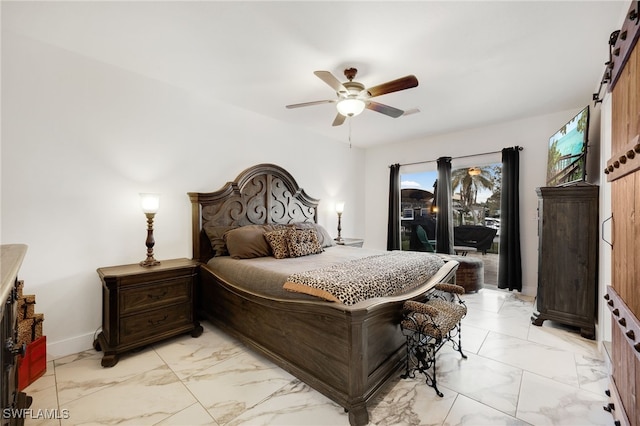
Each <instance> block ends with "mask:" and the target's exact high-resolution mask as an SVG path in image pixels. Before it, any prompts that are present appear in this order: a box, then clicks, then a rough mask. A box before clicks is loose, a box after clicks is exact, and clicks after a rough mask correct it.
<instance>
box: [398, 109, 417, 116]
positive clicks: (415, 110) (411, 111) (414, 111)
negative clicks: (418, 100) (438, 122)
mask: <svg viewBox="0 0 640 426" xmlns="http://www.w3.org/2000/svg"><path fill="white" fill-rule="evenodd" d="M419 112H420V108H410V109H405V110H404V114H402V116H403V117H405V116H407V115H411V114H417V113H419Z"/></svg>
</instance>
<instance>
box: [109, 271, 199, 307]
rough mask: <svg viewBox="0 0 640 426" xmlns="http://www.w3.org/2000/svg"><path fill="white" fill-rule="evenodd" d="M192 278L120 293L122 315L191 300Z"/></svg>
mask: <svg viewBox="0 0 640 426" xmlns="http://www.w3.org/2000/svg"><path fill="white" fill-rule="evenodd" d="M191 288H192V278H191V277H181V278H176V279H173V280H166V281H162V282H155V283H150V284H148V285H144V286H139V287H136V288H132V289H123V290H122V291H121V292H120V314H121V315H126V314H130V313H134V312H139V311H141V310H146V309H153V308H157V307H161V306H167V305H172V304H175V303H180V302H188V301H189V300H191Z"/></svg>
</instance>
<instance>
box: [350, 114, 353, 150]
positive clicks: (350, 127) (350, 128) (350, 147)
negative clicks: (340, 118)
mask: <svg viewBox="0 0 640 426" xmlns="http://www.w3.org/2000/svg"><path fill="white" fill-rule="evenodd" d="M352 118H353V117H349V149H351V121H353V120H351V119H352Z"/></svg>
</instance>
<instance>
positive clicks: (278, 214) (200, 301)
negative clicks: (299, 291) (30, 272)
mask: <svg viewBox="0 0 640 426" xmlns="http://www.w3.org/2000/svg"><path fill="white" fill-rule="evenodd" d="M189 198H190V199H191V203H192V224H193V228H192V231H193V257H194V259H196V260H198V261H200V262H201V267H200V280H199V281H200V282H199V286H198V291H197V293H196V297H197V303H196V305H197V312H198V314H199V316H200V317H203V318H205V319H207V320H209V321H210V322H212V323H213V324H214V325H215V326H217V327H219V328H220V329H222V330H223V331H225V332H226V333H228V334H230V335H232V336H234V337H236V338H237V339H239V340H240V341H242V342H243V343H245V344H246V345H248V346H249V347H251V348H253V349H255V350H256V351H258V352H259V353H261V354H262V355H264V356H265V357H267V358H268V359H270V360H271V361H273V362H274V363H276V364H277V365H278V366H280V367H281V368H283V369H284V370H286V371H288V372H289V373H291V374H293V375H294V376H296V377H297V378H299V379H300V380H302V381H303V382H305V383H306V384H308V385H309V386H311V387H313V388H314V389H316V390H317V391H319V392H321V393H323V394H324V395H326V396H327V397H329V398H330V399H332V400H333V401H335V402H337V403H338V404H340V405H341V406H342V407H344V408H345V410H346V411H348V413H349V422H350V424H351V425H353V426H360V425H365V424H367V423H368V422H369V414H368V411H367V403H368V402H369V401H371V399H372V398H374V397H375V396H376V395H377V394H378V393H379V392H380V391H381V390H382V388H383V385H384V384H385V383H386V382H387V381H388V380H389V379H391V378H394V377H397V376H399V372H400V370H401V369H402V366H403V363H402V362H403V360H404V356H405V347H404V345H405V338H404V336H403V335H402V332H401V331H400V325H399V324H400V321H401V319H402V313H401V308H402V304H403V303H404V301H405V300H409V299H411V300H420V299H423V298H424V295H425V293H426V292H428V291H429V290H431V288H432V287H433V286H434V285H435V284H436V283H437V282H452V283H453V282H454V281H455V271H456V269H457V265H458V263H457V262H455V261H451V262H447V264H445V266H444V267H443V268H442V269H441V270H440V271H439V272H438V273H437V274H436V276H434V277H433V278H432V279H431V280H429V282H428V283H425V284H424V285H423V286H421V287H419V288H417V289H415V290H414V291H412V292H410V293H408V294H405V295H403V296H396V297H385V298H376V299H370V300H365V301H362V302H359V303H357V304H356V305H352V306H345V305H342V304H338V303H333V302H325V301H322V300H320V299H318V300H317V301H315V300H299V301H294V300H288V299H269V298H265V297H261V296H260V295H257V294H254V293H250V292H247V291H244V290H242V289H240V288H238V287H237V286H235V285H234V284H233V283H231V282H226V281H225V280H223V279H220V278H219V277H217V276H216V275H215V273H214V272H213V271H212V270H211V269H210V268H209V267H208V266H207V265H206V261H207V260H209V259H210V258H211V257H212V255H213V251H212V248H211V244H210V242H209V239H208V237H207V235H206V233H205V232H204V231H203V228H204V227H205V226H207V225H216V226H232V225H238V226H241V225H248V224H265V223H277V224H287V223H293V222H316V221H317V208H318V203H319V200H317V199H314V198H312V197H309V196H308V195H307V194H306V193H305V192H304V190H303V189H301V188H300V187H299V186H298V184H297V183H296V181H295V180H294V179H293V177H292V176H291V175H290V174H289V173H288V172H287V171H286V170H284V169H282V168H281V167H279V166H276V165H273V164H259V165H257V166H254V167H251V168H249V169H246V170H245V171H243V172H242V173H240V175H239V176H238V177H237V178H236V179H235V181H232V182H227V184H226V185H224V186H223V187H222V188H221V189H220V190H218V191H216V192H211V193H195V192H190V193H189ZM292 342H295V344H292Z"/></svg>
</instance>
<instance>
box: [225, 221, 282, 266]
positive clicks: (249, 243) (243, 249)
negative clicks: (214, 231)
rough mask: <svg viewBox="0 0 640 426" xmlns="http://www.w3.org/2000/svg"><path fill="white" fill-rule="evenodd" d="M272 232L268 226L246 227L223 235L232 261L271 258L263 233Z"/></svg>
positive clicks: (269, 248) (271, 228)
mask: <svg viewBox="0 0 640 426" xmlns="http://www.w3.org/2000/svg"><path fill="white" fill-rule="evenodd" d="M267 230H269V231H271V230H273V227H272V226H270V225H246V226H241V227H240V228H235V229H232V230H230V231H228V232H226V233H225V234H224V241H225V243H226V244H227V250H229V255H230V256H231V257H233V258H234V259H252V258H254V257H265V256H271V247H270V246H269V243H268V242H267V240H266V239H265V238H264V233H265V231H267Z"/></svg>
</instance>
